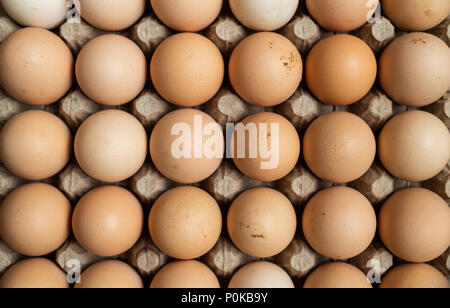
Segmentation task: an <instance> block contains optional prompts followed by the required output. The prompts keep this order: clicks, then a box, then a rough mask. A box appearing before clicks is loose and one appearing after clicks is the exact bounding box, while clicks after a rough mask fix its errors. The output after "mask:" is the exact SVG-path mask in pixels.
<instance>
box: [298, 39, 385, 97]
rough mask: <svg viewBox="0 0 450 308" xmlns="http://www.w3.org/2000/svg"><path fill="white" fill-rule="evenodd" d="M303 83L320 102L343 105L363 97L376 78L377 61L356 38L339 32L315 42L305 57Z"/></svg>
mask: <svg viewBox="0 0 450 308" xmlns="http://www.w3.org/2000/svg"><path fill="white" fill-rule="evenodd" d="M305 75H306V82H307V83H308V87H309V89H310V90H311V92H312V93H313V94H314V95H315V96H316V97H317V98H318V99H319V100H321V101H322V102H324V103H327V104H330V105H336V106H345V105H351V104H353V103H356V102H358V101H359V100H360V99H362V98H363V97H364V96H365V95H366V94H367V93H368V92H369V91H370V89H371V88H372V86H373V84H374V82H375V80H376V77H377V61H376V59H375V55H374V54H373V51H372V50H371V49H370V47H369V46H368V45H367V44H366V43H365V42H363V41H362V40H360V39H359V38H357V37H355V36H352V35H348V34H338V35H333V36H331V37H328V38H326V39H323V40H321V41H320V42H319V43H317V44H316V45H315V46H314V47H313V49H312V50H311V52H310V53H309V55H308V58H307V59H306V68H305Z"/></svg>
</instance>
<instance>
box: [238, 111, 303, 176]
mask: <svg viewBox="0 0 450 308" xmlns="http://www.w3.org/2000/svg"><path fill="white" fill-rule="evenodd" d="M242 124H243V126H242V127H241V128H242V129H241V128H239V126H236V127H235V130H234V134H233V137H232V140H231V142H232V144H233V145H232V146H231V148H232V149H234V152H233V160H234V163H235V164H236V166H237V167H238V169H239V170H240V171H241V172H242V173H244V174H245V175H246V176H248V177H250V178H252V179H255V180H259V181H265V182H272V181H277V180H279V179H281V178H283V177H285V176H286V175H288V174H289V172H291V171H292V169H294V167H295V165H296V164H297V161H298V159H299V156H300V138H299V136H298V133H297V130H296V129H295V127H294V126H293V125H292V124H291V122H289V121H288V120H286V119H285V118H284V117H282V116H281V115H278V114H276V113H271V112H264V113H257V114H254V115H251V116H249V117H247V118H245V119H244V120H243V121H242ZM252 127H253V131H252ZM245 128H249V129H250V131H249V133H248V134H247V133H246V131H245ZM252 153H253V154H252Z"/></svg>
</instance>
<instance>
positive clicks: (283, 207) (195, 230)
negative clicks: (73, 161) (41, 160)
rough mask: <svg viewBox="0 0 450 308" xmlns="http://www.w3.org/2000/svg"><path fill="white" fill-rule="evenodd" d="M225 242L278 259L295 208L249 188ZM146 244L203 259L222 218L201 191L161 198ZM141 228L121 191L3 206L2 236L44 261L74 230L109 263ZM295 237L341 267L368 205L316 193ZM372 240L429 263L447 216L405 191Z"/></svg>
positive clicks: (363, 237) (433, 198)
mask: <svg viewBox="0 0 450 308" xmlns="http://www.w3.org/2000/svg"><path fill="white" fill-rule="evenodd" d="M226 224H227V230H228V234H229V236H230V238H231V240H232V241H233V243H234V244H235V245H236V247H238V248H239V249H240V250H241V251H242V252H244V253H246V254H247V255H250V256H253V257H257V258H268V257H272V256H275V255H277V254H279V253H281V252H282V251H283V250H284V249H286V247H288V245H289V244H290V243H291V242H292V240H293V238H294V236H295V233H296V230H297V219H296V213H295V209H294V207H293V205H292V204H291V202H290V201H289V199H287V198H286V197H285V196H284V195H283V194H282V193H280V192H278V191H276V190H273V189H270V188H254V189H249V190H247V191H245V192H243V193H242V194H240V195H239V196H238V197H237V198H236V199H235V200H234V202H233V203H232V204H231V206H230V208H229V210H228V214H227V219H226ZM148 226H149V232H150V235H151V238H152V239H153V241H154V243H155V244H156V246H157V247H158V248H159V249H160V250H161V251H162V252H163V253H165V254H166V255H168V256H170V257H172V258H175V259H181V260H188V259H195V258H199V257H201V256H203V255H205V254H206V253H207V252H208V251H210V250H211V249H212V248H213V247H214V245H215V244H216V243H217V241H218V239H219V237H220V234H221V232H222V213H221V210H220V208H219V206H218V204H217V202H216V200H214V198H213V197H211V196H210V195H209V194H208V193H207V192H205V191H203V190H202V189H199V188H196V187H192V186H181V187H177V188H173V189H170V190H168V191H166V192H165V193H163V194H162V195H161V196H160V197H159V198H158V199H157V200H156V202H155V203H154V204H153V206H152V208H151V211H150V215H149V218H148ZM143 228H144V212H143V209H142V206H141V204H140V202H139V201H138V200H137V199H136V197H135V196H134V195H133V194H132V193H131V192H129V191H128V190H126V189H124V188H121V187H119V186H102V187H98V188H95V189H93V190H91V191H90V192H88V193H87V194H85V195H84V196H83V197H82V198H81V199H80V201H79V202H78V204H77V205H76V206H75V209H74V210H73V213H72V207H71V205H70V202H69V201H68V200H67V198H66V197H65V196H64V194H63V193H61V192H60V191H59V190H58V189H56V188H55V187H53V186H51V185H48V184H43V183H32V184H26V185H23V186H21V187H19V188H17V189H15V190H14V191H13V192H11V193H10V194H9V195H8V196H7V197H6V198H5V200H4V201H3V202H2V204H1V207H0V237H1V238H2V240H3V241H4V242H5V243H6V244H7V245H8V246H9V247H10V248H11V249H13V250H15V251H17V252H19V253H21V254H22V255H27V256H43V255H47V254H49V253H51V252H53V251H55V250H56V249H57V248H59V247H60V246H61V245H62V244H63V243H64V242H65V241H66V239H67V238H68V236H69V234H70V231H71V230H73V233H74V235H75V238H76V239H77V241H78V242H79V244H80V245H81V246H82V247H83V248H85V249H86V250H87V251H89V252H91V253H93V254H95V255H98V256H104V257H111V256H116V255H119V254H122V253H124V252H126V251H128V250H129V249H130V248H131V247H132V246H133V245H134V244H135V243H136V242H137V240H138V239H139V237H140V236H141V234H142V230H143ZM301 228H302V230H303V234H304V235H305V238H306V240H307V241H308V243H309V244H310V246H311V247H312V248H313V249H314V250H315V251H317V252H318V253H319V254H321V255H323V256H326V257H329V258H331V259H335V260H346V259H350V258H353V257H355V256H357V255H359V254H361V253H362V252H363V251H364V250H365V249H366V248H367V247H369V245H370V243H371V242H372V241H373V239H374V237H375V234H376V231H377V218H376V214H375V211H374V209H373V206H372V204H371V203H370V202H369V201H368V200H367V198H366V197H365V196H363V195H362V194H361V193H360V192H358V191H356V190H354V189H352V188H348V187H332V188H327V189H324V190H322V191H319V192H318V193H317V194H316V195H315V196H314V197H313V198H312V199H311V200H310V201H309V202H308V204H307V205H306V207H305V209H304V211H303V214H302V223H301ZM378 233H379V235H380V237H381V239H382V241H383V243H384V244H385V246H386V247H387V248H388V249H389V250H390V251H391V252H392V253H393V254H395V255H396V256H397V257H399V258H401V259H403V260H405V261H409V262H428V261H431V260H433V259H435V258H437V257H439V256H440V255H442V254H443V253H444V252H445V251H446V250H447V248H448V247H449V245H450V239H449V236H448V235H449V234H450V209H449V207H448V205H447V203H446V202H445V201H444V200H443V199H442V198H441V197H439V196H438V195H437V194H435V193H433V192H431V191H429V190H426V189H422V188H410V189H405V190H401V191H399V192H397V193H395V194H394V195H392V196H391V197H390V198H389V199H388V200H387V201H386V202H385V203H384V205H383V206H382V208H381V211H380V213H379V219H378Z"/></svg>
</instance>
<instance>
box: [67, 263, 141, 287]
mask: <svg viewBox="0 0 450 308" xmlns="http://www.w3.org/2000/svg"><path fill="white" fill-rule="evenodd" d="M143 287H144V284H143V282H142V279H141V277H140V276H139V274H138V273H136V271H135V270H134V269H133V268H132V267H131V266H129V265H128V264H126V263H124V262H122V261H117V260H106V261H100V262H98V263H96V264H94V265H91V266H90V267H88V269H87V270H85V271H84V272H83V274H82V275H81V277H80V283H77V284H76V285H75V288H77V289H142V288H143Z"/></svg>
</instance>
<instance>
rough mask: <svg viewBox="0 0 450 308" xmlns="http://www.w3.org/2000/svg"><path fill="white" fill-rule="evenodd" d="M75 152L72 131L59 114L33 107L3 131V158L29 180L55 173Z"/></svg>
mask: <svg viewBox="0 0 450 308" xmlns="http://www.w3.org/2000/svg"><path fill="white" fill-rule="evenodd" d="M71 155H72V134H71V132H70V130H69V128H68V127H67V125H66V124H65V123H64V122H63V121H62V120H61V119H60V118H58V117H57V116H55V115H54V114H51V113H49V112H46V111H41V110H30V111H26V112H22V113H19V114H18V115H16V116H14V117H13V118H11V119H10V120H9V121H8V122H7V123H6V124H5V125H4V126H3V128H2V129H1V131H0V160H1V162H2V163H3V164H4V165H5V167H6V168H8V170H9V171H11V172H12V173H14V174H15V175H17V176H19V177H21V178H24V179H28V180H43V179H46V178H49V177H51V176H54V175H55V174H57V173H58V172H59V171H61V170H62V169H63V168H64V166H65V165H66V164H67V163H68V161H69V159H70V156H71Z"/></svg>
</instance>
